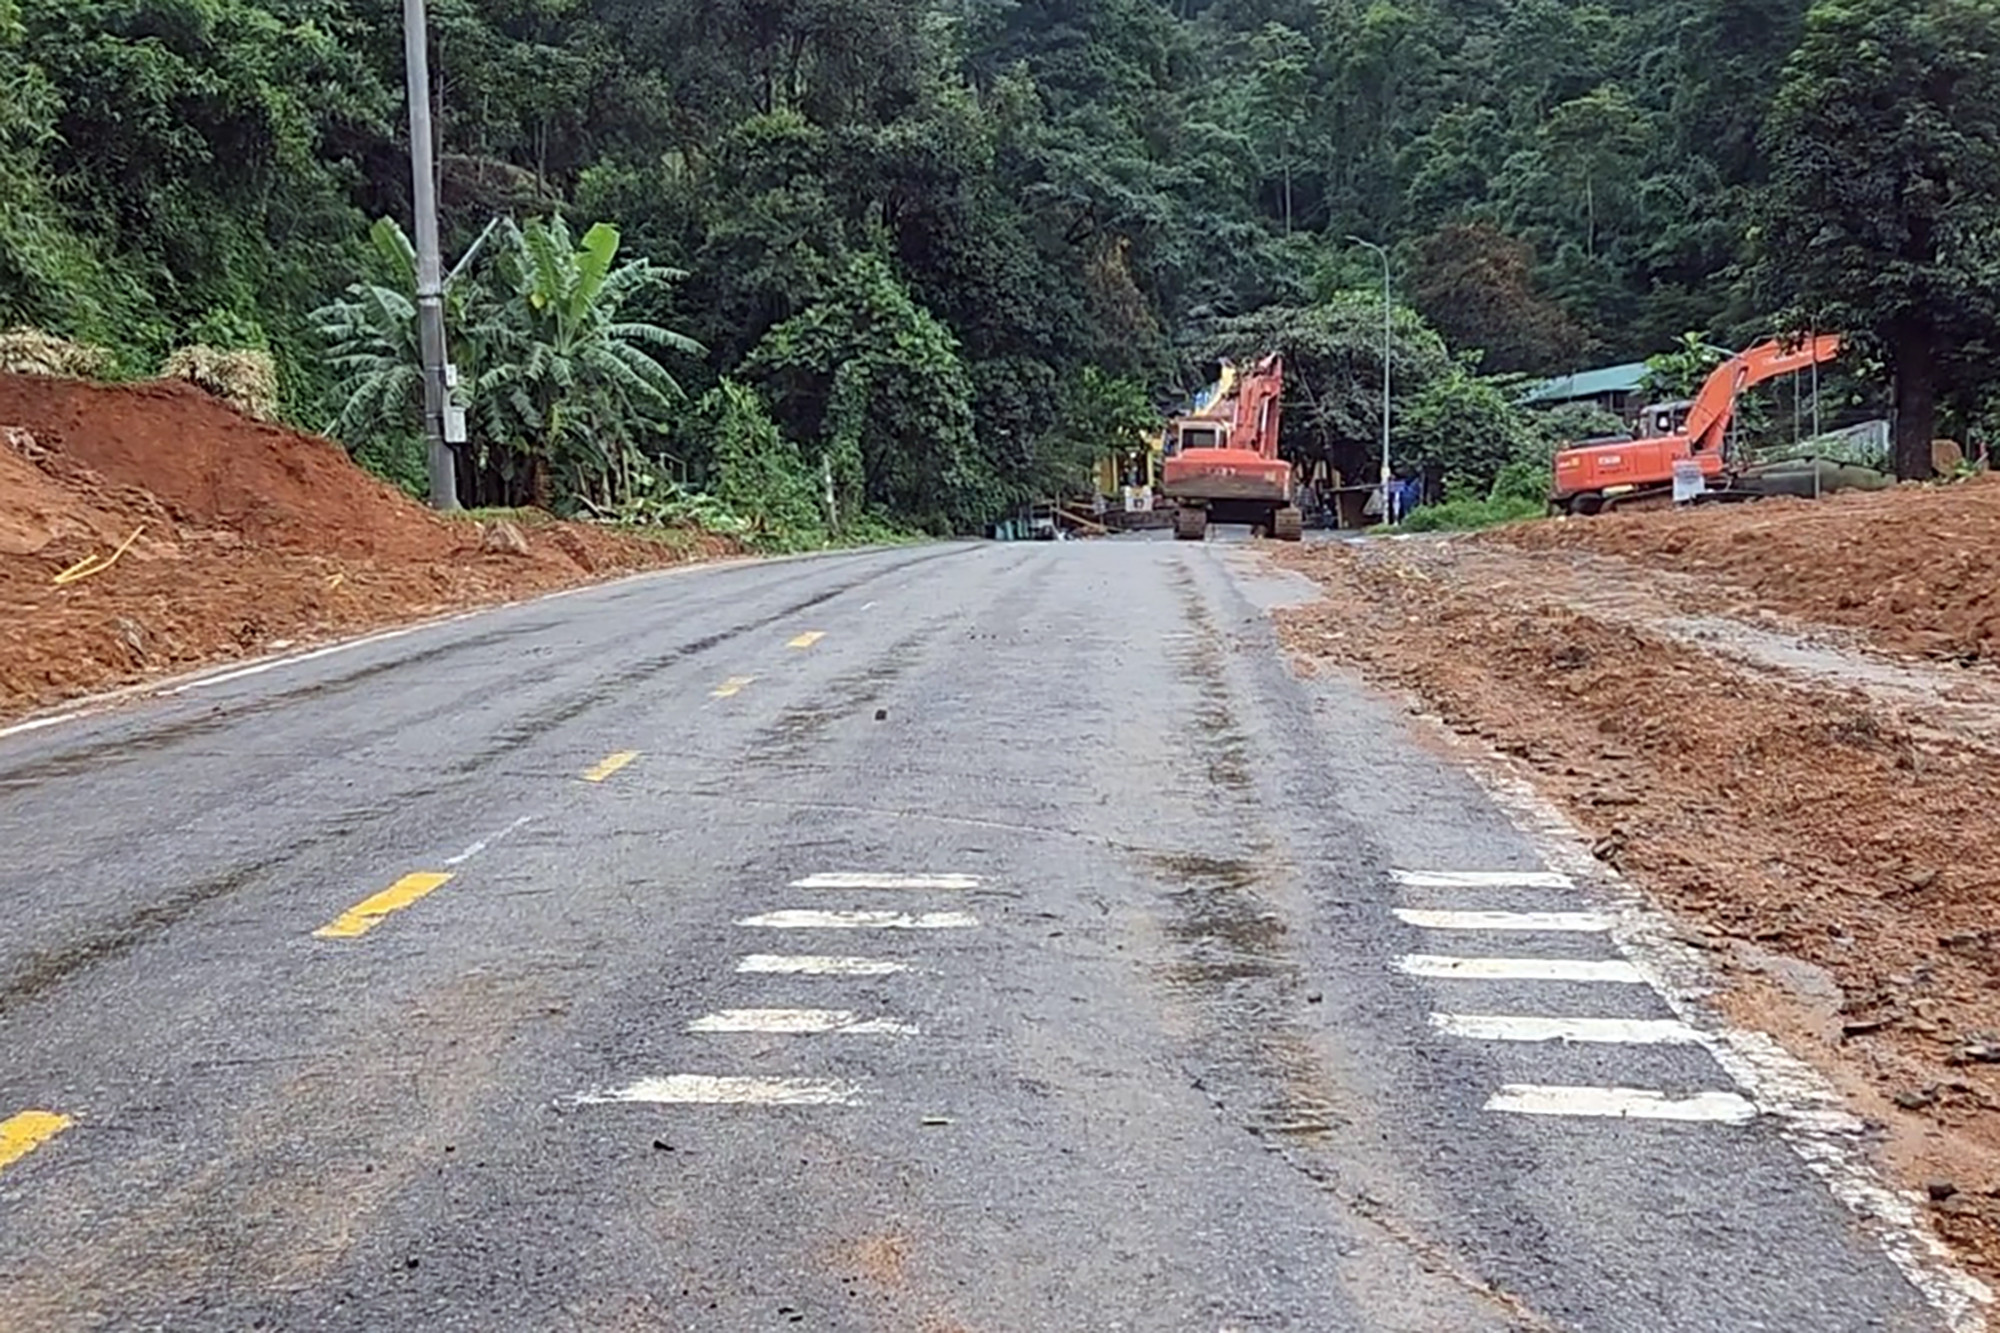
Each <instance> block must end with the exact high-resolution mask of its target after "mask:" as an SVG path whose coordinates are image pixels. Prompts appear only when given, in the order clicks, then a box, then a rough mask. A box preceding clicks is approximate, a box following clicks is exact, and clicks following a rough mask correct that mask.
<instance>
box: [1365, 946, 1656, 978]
mask: <svg viewBox="0 0 2000 1333" xmlns="http://www.w3.org/2000/svg"><path fill="white" fill-rule="evenodd" d="M1396 970H1397V971H1398V972H1405V973H1408V974H1409V975H1410V976H1413V977H1443V978H1448V979H1458V980H1464V981H1592V982H1596V981H1605V982H1620V983H1623V984H1626V985H1644V984H1645V982H1646V978H1645V977H1644V976H1643V975H1641V974H1640V972H1639V969H1638V968H1636V967H1634V966H1632V965H1631V964H1630V963H1628V962H1626V961H1625V960H1624V959H1622V958H1454V957H1451V956H1449V955H1445V954H1434V953H1412V954H1405V955H1403V956H1402V957H1401V958H1398V959H1397V960H1396Z"/></svg>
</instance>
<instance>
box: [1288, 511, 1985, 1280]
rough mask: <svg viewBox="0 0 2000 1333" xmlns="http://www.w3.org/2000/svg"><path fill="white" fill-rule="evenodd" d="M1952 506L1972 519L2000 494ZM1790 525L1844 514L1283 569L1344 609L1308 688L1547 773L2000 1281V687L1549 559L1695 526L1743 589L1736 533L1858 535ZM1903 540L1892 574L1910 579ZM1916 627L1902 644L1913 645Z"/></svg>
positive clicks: (1807, 544) (1796, 601)
mask: <svg viewBox="0 0 2000 1333" xmlns="http://www.w3.org/2000/svg"><path fill="white" fill-rule="evenodd" d="M1946 494H1948V495H1950V496H1951V497H1952V498H1953V508H1954V509H1955V510H1956V511H1958V512H1959V513H1960V514H1961V515H1962V514H1963V513H1964V512H1966V511H1967V510H1970V509H1974V508H1976V507H1977V506H1981V505H1988V504H1992V503H1994V502H1995V500H1996V499H2000V488H1995V487H1992V486H1979V487H1971V488H1967V489H1966V490H1965V491H1964V492H1962V493H1961V492H1957V491H1953V492H1947V493H1946ZM1897 499H1898V500H1899V501H1900V502H1901V503H1902V504H1908V503H1909V502H1908V501H1907V500H1904V499H1902V497H1897ZM1840 507H1841V508H1843V509H1847V508H1849V507H1848V506H1845V505H1843V506H1840ZM1861 507H1862V506H1856V508H1861ZM1876 507H1877V506H1876V505H1872V504H1871V505H1867V506H1865V508H1867V509H1871V510H1872V509H1875V508H1876ZM1918 507H1919V508H1920V507H1921V506H1918ZM1751 511H1761V513H1755V512H1751ZM1852 512H1853V511H1852V510H1851V509H1850V513H1852ZM1787 519H1789V520H1791V521H1797V520H1800V519H1804V520H1805V521H1806V522H1808V523H1811V524H1817V523H1819V522H1820V521H1821V513H1820V511H1813V512H1811V513H1806V512H1804V511H1802V510H1800V509H1799V508H1797V507H1793V506H1785V507H1783V508H1782V509H1781V508H1779V507H1777V506H1766V505H1756V506H1747V507H1746V509H1745V510H1744V511H1738V512H1733V513H1725V514H1724V515H1723V516H1722V517H1721V518H1719V519H1717V518H1715V517H1713V516H1711V515H1707V514H1697V515H1688V516H1681V515H1669V516H1653V517H1650V518H1645V519H1638V518H1635V519H1631V520H1620V521H1618V522H1617V523H1616V524H1599V523H1598V522H1597V521H1596V520H1592V521H1590V522H1588V523H1572V524H1563V525H1560V528H1559V529H1558V530H1557V535H1554V536H1538V535H1536V534H1533V533H1530V534H1526V537H1525V539H1524V538H1523V535H1522V534H1512V535H1510V540H1509V541H1506V542H1495V541H1492V540H1489V539H1485V538H1481V539H1476V540H1475V539H1469V538H1455V539H1448V540H1436V539H1428V540H1411V541H1407V542H1366V543H1362V544H1360V545H1358V546H1355V547H1349V546H1345V545H1341V546H1329V547H1319V548H1317V549H1314V548H1310V547H1308V548H1306V549H1303V550H1296V551H1287V552H1284V553H1283V554H1281V555H1280V556H1279V559H1280V561H1281V562H1282V563H1284V564H1287V565H1289V566H1291V567H1293V568H1296V569H1299V570H1300V571H1302V572H1304V573H1306V574H1308V575H1309V576H1311V577H1312V578H1314V579H1315V580H1317V581H1318V582H1319V583H1320V584H1321V585H1322V586H1323V588H1324V591H1325V593H1326V600H1325V601H1322V602H1319V603H1315V604H1313V605H1310V606H1307V607H1303V608H1299V609H1297V610H1294V611H1291V612H1287V613H1284V615H1283V616H1282V618H1281V630H1282V633H1283V636H1284V639H1285V642H1286V644H1287V646H1288V647H1289V648H1290V649H1292V650H1293V651H1294V652H1296V653H1298V654H1300V655H1301V656H1302V658H1303V661H1304V663H1305V664H1306V665H1307V667H1308V668H1310V667H1311V666H1312V665H1313V664H1314V663H1317V662H1332V663H1340V664H1346V665H1353V666H1356V667H1358V668H1360V669H1361V670H1362V672H1363V673H1364V674H1366V675H1368V676H1370V677H1372V678H1374V679H1376V680H1379V681H1382V682H1384V683H1387V684H1391V685H1394V686H1397V687H1400V688H1402V689H1405V690H1407V691H1409V692H1411V693H1413V694H1414V695H1416V696H1417V698H1418V699H1419V700H1421V701H1422V703H1423V704H1424V705H1425V706H1426V707H1427V708H1428V709H1429V710H1431V711H1434V712H1435V713H1436V714H1437V715H1438V716H1439V717H1441V719H1442V720H1443V722H1444V724H1445V726H1446V728H1448V729H1449V731H1451V732H1456V733H1458V734H1460V735H1461V736H1465V737H1467V738H1470V740H1471V743H1472V744H1473V745H1474V746H1475V748H1476V752H1477V753H1480V754H1486V755H1490V754H1491V753H1492V751H1495V750H1497V751H1498V752H1499V753H1500V754H1501V755H1502V756H1506V758H1504V759H1500V760H1494V761H1492V762H1503V763H1508V764H1514V765H1519V766H1521V767H1522V768H1523V769H1525V770H1526V775H1527V776H1529V777H1530V778H1531V779H1532V781H1533V782H1534V784H1535V785H1536V786H1537V787H1538V788H1539V789H1540V790H1541V791H1542V792H1543V793H1544V794H1545V795H1547V796H1548V797H1550V798H1551V799H1552V800H1554V801H1555V802H1556V803H1558V804H1559V805H1562V806H1563V807H1564V808H1565V809H1566V810H1567V812H1568V814H1569V815H1570V817H1571V818H1572V819H1573V820H1574V821H1575V822H1576V824H1577V825H1578V826H1579V827H1581V828H1582V829H1584V830H1585V831H1586V832H1587V833H1588V834H1589V835H1590V836H1591V837H1592V838H1593V839H1595V850H1596V852H1597V854H1598V855H1599V857H1600V858H1601V859H1603V860H1605V861H1606V862H1608V863H1609V864H1612V865H1614V866H1616V867H1617V868H1618V869H1620V870H1621V871H1622V872H1624V873H1625V874H1627V875H1628V876H1630V877H1631V878H1632V880H1633V881H1634V882H1635V883H1637V884H1638V885H1639V886H1640V887H1642V888H1643V889H1644V890H1646V891H1647V892H1648V893H1649V895H1651V896H1652V897H1653V898H1654V899H1655V900H1656V901H1658V902H1660V903H1661V904H1662V905H1663V906H1665V907H1666V908H1667V909H1668V910H1670V911H1671V912H1673V913H1674V914H1675V915H1676V916H1677V917H1678V918H1679V919H1680V920H1681V921H1683V922H1685V923H1687V924H1688V925H1689V927H1690V928H1691V929H1690V936H1691V942H1696V943H1698V944H1700V945H1701V946H1702V947H1705V948H1707V949H1709V950H1711V951H1712V955H1711V956H1712V958H1713V959H1714V961H1715V964H1716V966H1717V968H1718V970H1719V971H1721V972H1722V973H1723V975H1724V976H1725V977H1726V978H1728V979H1729V980H1730V981H1731V983H1732V990H1731V992H1730V994H1729V995H1728V996H1726V997H1725V1000H1724V1002H1725V1005H1726V1006H1727V1007H1729V1008H1730V1009H1731V1010H1732V1012H1735V1013H1737V1014H1738V1015H1739V1016H1740V1017H1741V1019H1742V1021H1743V1022H1744V1023H1745V1024H1746V1025H1747V1026H1751V1027H1757V1028H1762V1029H1765V1030H1768V1031H1771V1032H1774V1033H1775V1034H1777V1035H1778V1036H1779V1037H1780V1038H1781V1039H1782V1040H1784V1041H1785V1043H1786V1044H1787V1045H1788V1046H1790V1047H1791V1048H1792V1049H1793V1050H1795V1051H1797V1052H1798V1053H1799V1054H1800V1055H1802V1056H1803V1057H1805V1058H1807V1059H1809V1060H1811V1061H1813V1062H1814V1063H1815V1064H1817V1065H1818V1066H1819V1067H1820V1068H1821V1069H1822V1070H1823V1071H1824V1072H1825V1073H1826V1074H1827V1075H1828V1076H1829V1077H1830V1078H1831V1079H1833V1081H1834V1082H1835V1083H1836V1084H1838V1085H1839V1086H1840V1087H1841V1088H1842V1089H1843V1091H1845V1092H1846V1093H1847V1094H1848V1095H1849V1096H1850V1097H1851V1098H1852V1099H1853V1101H1854V1103H1855V1105H1856V1107H1857V1109H1858V1110H1860V1111H1861V1112H1862V1113H1863V1114H1864V1115H1866V1116H1867V1117H1869V1118H1870V1119H1872V1120H1875V1121H1876V1122H1877V1123H1879V1124H1881V1125H1883V1126H1885V1127H1886V1130H1887V1133H1886V1136H1885V1152H1886V1155H1887V1158H1888V1163H1889V1165H1890V1167H1891V1168H1892V1172H1893V1173H1894V1174H1896V1175H1898V1176H1899V1177H1900V1179H1901V1180H1902V1183H1904V1184H1905V1185H1907V1186H1909V1187H1911V1188H1912V1189H1914V1190H1918V1191H1922V1190H1925V1188H1926V1187H1927V1186H1929V1185H1933V1184H1935V1185H1937V1186H1939V1188H1938V1190H1937V1191H1935V1193H1933V1194H1932V1195H1931V1196H1930V1201H1929V1203H1928V1207H1929V1209H1930V1211H1931V1214H1932V1219H1933V1222H1934V1223H1935V1225H1936V1226H1937V1228H1938V1230H1939V1231H1940V1232H1942V1233H1943V1234H1944V1235H1945V1236H1946V1237H1947V1238H1948V1239H1949V1240H1950V1241H1951V1242H1953V1243H1954V1245H1955V1246H1956V1247H1957V1248H1958V1250H1959V1252H1960V1254H1961V1255H1962V1256H1963V1257H1964V1259H1965V1260H1966V1262H1967V1263H1968V1264H1969V1265H1970V1266H1971V1267H1972V1268H1974V1269H1975V1270H1976V1271H1978V1272H1980V1273H1981V1274H1982V1275H1983V1276H1985V1277H1988V1278H1989V1279H1990V1278H1993V1277H1996V1276H2000V1114H1996V1113H2000V924H1997V923H2000V806H1996V805H1995V804H1994V802H1993V800H1992V799H1991V790H1990V789H1991V775H1992V774H1993V773H1994V772H1996V771H2000V674H1996V673H1991V672H1989V671H1986V670H1984V669H1967V668H1965V667H1961V666H1956V665H1951V664H1945V663H1940V664H1934V665H1903V666H1898V665H1895V664H1892V663H1889V662H1887V661H1885V660H1883V659H1880V658H1875V657H1871V656H1869V655H1868V654H1866V653H1864V652H1862V651H1859V650H1853V651H1849V650H1843V649H1841V648H1839V647H1838V646H1837V644H1836V641H1833V640H1829V639H1827V638H1826V637H1825V636H1823V635H1815V634H1814V633H1813V632H1812V630H1811V629H1810V627H1808V628H1807V629H1806V631H1805V632H1803V633H1794V632H1792V631H1789V630H1787V629H1785V628H1784V627H1783V626H1782V625H1780V624H1779V623H1778V622H1776V621H1775V620H1774V619H1772V618H1771V617H1770V616H1767V615H1760V614H1756V613H1757V612H1759V611H1762V610H1765V609H1767V608H1768V607H1769V606H1771V605H1780V606H1782V609H1783V610H1784V611H1786V612H1787V613H1790V614H1792V615H1798V614H1800V613H1801V612H1802V610H1803V609H1804V608H1806V607H1808V606H1811V605H1814V604H1815V603H1813V602H1812V601H1810V600H1808V599H1805V598H1797V597H1795V598H1792V599H1791V600H1789V601H1782V602H1781V601H1780V599H1778V598H1775V597H1774V598H1772V599H1771V600H1770V602H1769V603H1759V604H1752V605H1749V606H1747V607H1745V608H1744V609H1745V611H1746V612H1747V614H1746V615H1745V616H1744V617H1743V619H1741V620H1731V619H1729V618H1727V617H1720V616H1713V615H1711V616H1710V617H1709V618H1706V619H1696V618H1693V617H1690V616H1688V615H1687V614H1685V610H1684V607H1683V603H1684V601H1685V599H1686V597H1687V596H1688V589H1689V587H1690V586H1695V587H1697V588H1698V587H1699V586H1700V585H1699V584H1698V583H1694V584H1692V585H1691V581H1690V580H1687V579H1685V578H1683V577H1681V576H1679V575H1677V574H1672V573H1663V572H1661V571H1659V570H1656V569H1653V568H1651V567H1650V563H1648V564H1641V563H1636V562H1634V561H1632V560H1620V559H1616V558H1612V557H1603V556H1595V555H1592V554H1590V553H1588V552H1579V551H1576V550H1570V549H1555V550H1550V549H1536V548H1537V547H1538V546H1539V547H1542V548H1548V547H1557V548H1561V547H1566V546H1570V545H1571V544H1573V543H1580V542H1591V543H1596V542H1605V543H1606V544H1607V545H1610V546H1613V547H1616V546H1622V547H1623V548H1624V549H1625V550H1626V551H1628V552H1631V553H1632V554H1634V555H1635V556H1642V557H1644V558H1646V559H1648V560H1649V562H1650V561H1651V560H1655V559H1658V558H1659V557H1658V553H1659V552H1660V550H1661V547H1660V544H1659V543H1660V541H1661V540H1662V537H1661V534H1662V533H1666V534H1669V535H1668V536H1667V538H1666V539H1667V540H1673V537H1672V536H1671V534H1675V533H1679V534H1688V541H1689V548H1688V549H1700V550H1702V551H1704V552H1714V553H1715V554H1714V557H1713V558H1715V559H1716V560H1717V562H1718V564H1724V565H1725V567H1728V568H1731V569H1732V571H1734V570H1735V569H1740V568H1744V567H1745V566H1743V565H1741V564H1737V565H1727V564H1726V560H1727V556H1728V552H1729V550H1730V541H1731V538H1732V536H1733V537H1734V538H1735V539H1736V540H1743V541H1747V540H1748V539H1749V534H1750V533H1752V532H1753V531H1761V532H1764V533H1767V534H1768V538H1767V539H1762V540H1763V546H1764V548H1765V549H1766V550H1769V549H1771V548H1772V547H1778V548H1781V549H1784V550H1787V551H1796V552H1800V553H1803V552H1806V551H1809V550H1814V549H1826V548H1828V547H1837V546H1839V545H1840V544H1842V543H1843V542H1845V541H1846V537H1845V536H1838V535H1828V534H1824V533H1822V534H1807V535H1804V536H1800V535H1796V534H1787V533H1785V532H1784V531H1783V530H1782V529H1783V522H1784V521H1785V520H1787ZM1829 521H1831V520H1829ZM1955 521H1957V522H1965V521H1966V520H1964V519H1963V518H1962V517H1961V518H1959V519H1957V520H1955ZM1764 524H1769V525H1770V527H1769V528H1762V526H1761V525H1764ZM1549 527H1550V528H1551V529H1556V528H1557V525H1549ZM1836 531H1837V529H1836ZM1577 532H1581V533H1583V534H1584V535H1583V536H1581V537H1578V536H1576V535H1574V534H1575V533H1577ZM1884 545H1885V549H1884V550H1882V551H1881V552H1880V553H1879V555H1877V556H1876V557H1875V559H1876V568H1878V569H1879V568H1882V567H1885V566H1887V565H1888V564H1890V563H1892V562H1894V561H1896V560H1897V559H1898V558H1899V557H1898V554H1897V551H1896V549H1895V543H1894V542H1885V543H1884ZM1523 548H1526V549H1523ZM1957 554H1958V553H1957V552H1956V551H1952V552H1950V553H1949V559H1950V560H1951V561H1952V562H1953V565H1954V566H1955V562H1956V557H1957ZM1797 558H1800V559H1803V558H1804V557H1803V554H1801V555H1800V556H1799V557H1797ZM1904 558H1907V559H1908V560H1909V562H1910V564H1911V566H1912V567H1920V566H1921V565H1922V563H1923V557H1922V556H1921V555H1918V554H1916V553H1906V555H1905V557H1904ZM1697 572H1699V571H1697ZM1811 582H1812V583H1813V584H1814V585H1815V586H1816V585H1817V578H1814V579H1813V580H1811ZM1787 586H1796V585H1787ZM1862 591H1863V592H1865V591H1866V589H1865V588H1863V589H1862ZM1736 597H1737V600H1738V601H1741V600H1742V594H1737V595H1736ZM1837 600H1838V599H1837V598H1829V601H1831V602H1833V603H1834V604H1835V605H1836V606H1837ZM1718 609H1719V608H1718ZM1894 628H1895V627H1894V626H1893V625H1892V626H1890V629H1891V631H1892V632H1891V633H1889V634H1887V635H1885V636H1883V637H1886V638H1888V639H1890V641H1892V642H1893V641H1895V639H1896V637H1897V636H1896V634H1895V633H1894V632H1893V630H1894ZM1441 743H1443V740H1442V738H1441Z"/></svg>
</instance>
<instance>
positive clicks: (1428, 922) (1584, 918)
mask: <svg viewBox="0 0 2000 1333" xmlns="http://www.w3.org/2000/svg"><path fill="white" fill-rule="evenodd" d="M1396 916H1397V918H1398V919H1400V920H1401V921H1402V922H1403V923H1404V924H1405V925H1411V926H1420V927H1422V928H1423V929H1425V930H1518V931H1549V932H1554V933H1564V932H1570V933H1593V934H1594V933H1601V932H1604V931H1608V930H1610V929H1611V918H1610V917H1608V916H1606V915H1604V914H1603V913H1602V912H1485V911H1472V912H1454V911H1448V910H1443V909H1434V908H1428V907H1398V908H1397V909H1396Z"/></svg>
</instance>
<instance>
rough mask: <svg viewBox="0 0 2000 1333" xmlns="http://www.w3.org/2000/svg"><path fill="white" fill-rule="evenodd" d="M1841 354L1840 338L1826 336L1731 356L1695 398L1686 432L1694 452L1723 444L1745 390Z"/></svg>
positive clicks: (1762, 346) (1764, 345)
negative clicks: (1740, 396) (1795, 344)
mask: <svg viewBox="0 0 2000 1333" xmlns="http://www.w3.org/2000/svg"><path fill="white" fill-rule="evenodd" d="M1839 352H1840V335H1839V334H1837V333H1822V334H1820V335H1819V336H1818V337H1816V338H1810V339H1808V340H1806V341H1804V342H1802V343H1799V344H1798V345H1797V346H1790V345H1787V344H1785V343H1782V342H1778V341H1775V340H1774V341H1771V342H1764V343H1759V344H1757V345H1756V346H1755V347H1752V348H1749V349H1747V350H1745V351H1742V352H1738V353H1737V354H1736V355H1735V356H1732V357H1730V358H1729V359H1728V360H1727V361H1725V362H1723V363H1722V364H1721V365H1719V366H1717V367H1716V368H1715V369H1714V370H1713V371H1711V372H1709V376H1708V379H1707V380H1706V381H1704V382H1703V383H1702V386H1701V392H1699V393H1697V394H1696V395H1695V399H1694V404H1693V406H1691V407H1689V408H1688V414H1687V424H1686V426H1685V427H1684V428H1683V429H1684V430H1685V431H1686V432H1687V439H1688V445H1689V447H1690V449H1691V451H1692V452H1694V453H1701V452H1703V451H1704V450H1707V449H1712V448H1714V447H1716V446H1717V445H1719V444H1720V443H1721V442H1722V434H1723V432H1724V431H1726V430H1728V429H1729V419H1730V417H1731V416H1733V415H1734V414H1735V411H1736V398H1737V395H1739V394H1741V393H1742V392H1743V391H1744V390H1745V389H1747V388H1749V387H1750V386H1752V385H1753V384H1762V383H1763V382H1764V381H1765V380H1770V379H1776V378H1777V377H1778V376H1780V375H1789V374H1792V373H1793V372H1794V371H1800V370H1804V369H1806V368H1807V367H1808V366H1815V365H1818V364H1819V363H1820V362H1822V361H1831V360H1832V359H1833V358H1834V357H1835V356H1836V355H1838V354H1839Z"/></svg>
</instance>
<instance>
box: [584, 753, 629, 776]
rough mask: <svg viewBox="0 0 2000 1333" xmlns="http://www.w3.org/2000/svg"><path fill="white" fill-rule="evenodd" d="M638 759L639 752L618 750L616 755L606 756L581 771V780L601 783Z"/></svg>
mask: <svg viewBox="0 0 2000 1333" xmlns="http://www.w3.org/2000/svg"><path fill="white" fill-rule="evenodd" d="M638 757H639V752H638V751H637V750H620V751H618V752H617V753H616V754H607V755H605V756H604V758H602V759H600V760H598V761H597V762H596V763H594V764H592V765H591V766H590V767H589V768H586V769H584V770H583V780H584V781H585V782H602V781H604V779H606V778H608V777H610V776H611V775H612V774H613V773H616V772H617V771H618V770H619V769H621V768H623V767H625V765H627V764H629V763H631V762H632V761H633V760H634V759H637V758H638Z"/></svg>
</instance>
